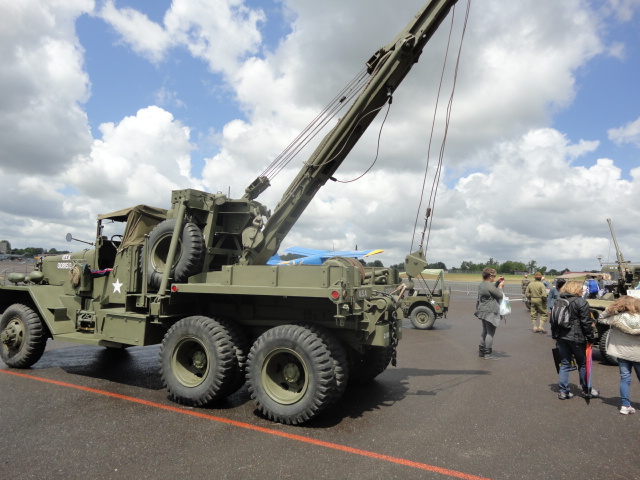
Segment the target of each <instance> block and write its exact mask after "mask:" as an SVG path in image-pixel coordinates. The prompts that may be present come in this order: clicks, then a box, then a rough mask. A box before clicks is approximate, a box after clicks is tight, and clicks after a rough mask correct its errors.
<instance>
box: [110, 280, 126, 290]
mask: <svg viewBox="0 0 640 480" xmlns="http://www.w3.org/2000/svg"><path fill="white" fill-rule="evenodd" d="M111 285H113V293H116V292H118V293H122V292H121V291H120V287H122V285H124V284H123V283H120V280H118V279H117V278H116V282H115V283H112V284H111Z"/></svg>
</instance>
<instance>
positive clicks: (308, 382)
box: [0, 0, 456, 424]
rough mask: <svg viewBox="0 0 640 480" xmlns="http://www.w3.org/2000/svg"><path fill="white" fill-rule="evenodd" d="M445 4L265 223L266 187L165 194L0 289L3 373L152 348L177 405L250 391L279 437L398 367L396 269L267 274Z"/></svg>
mask: <svg viewBox="0 0 640 480" xmlns="http://www.w3.org/2000/svg"><path fill="white" fill-rule="evenodd" d="M455 3H456V0H432V1H429V2H428V3H427V4H426V5H425V6H424V7H423V8H422V9H421V10H420V11H419V12H418V14H417V15H416V16H415V17H414V19H413V20H412V21H411V22H410V23H409V24H408V25H407V27H406V28H405V29H404V30H402V31H401V32H400V33H399V34H398V35H397V36H396V38H395V39H394V40H393V41H391V43H389V44H388V45H386V46H385V47H382V48H380V49H379V50H378V51H377V52H376V53H375V54H374V55H373V56H372V57H371V58H370V60H369V61H368V62H367V63H366V71H365V72H364V73H363V74H362V80H361V82H360V83H359V90H357V91H355V92H352V93H351V94H350V95H351V98H352V99H355V100H353V101H352V103H351V105H350V106H349V108H348V110H347V112H346V114H345V115H344V116H343V117H342V118H341V119H340V120H339V121H338V123H337V124H336V126H335V127H334V128H333V129H332V130H331V132H329V133H328V134H327V136H326V137H325V138H324V139H323V140H322V141H321V142H320V144H319V146H318V147H317V148H316V150H315V151H314V152H313V154H312V155H311V157H310V158H309V159H308V160H307V161H306V162H304V164H303V167H302V170H301V171H300V172H299V174H298V175H297V177H296V178H295V179H294V180H293V182H292V183H291V185H290V186H289V187H288V189H287V190H286V192H285V193H284V195H283V197H282V199H281V200H280V203H279V204H278V205H277V206H276V208H275V210H274V211H273V212H271V211H270V210H269V209H267V208H266V207H265V206H264V205H262V204H261V203H258V202H257V201H256V200H255V199H256V198H257V197H258V196H259V195H260V193H262V192H263V191H264V190H265V189H266V188H267V187H268V186H269V185H270V183H269V176H268V175H266V174H263V175H261V176H259V177H258V178H256V180H255V181H254V182H252V183H251V184H250V185H249V187H247V189H246V190H245V194H244V196H243V197H242V198H239V199H233V198H229V197H228V196H227V195H224V194H221V193H216V194H212V193H206V192H202V191H197V190H193V189H185V190H177V191H174V192H172V195H171V203H170V208H169V209H167V210H165V209H162V208H156V207H151V206H147V205H138V206H134V207H131V208H126V209H123V210H119V211H117V212H113V213H109V214H104V215H100V216H99V217H98V221H97V228H96V237H95V241H93V242H86V243H91V244H92V247H93V248H87V249H85V250H83V251H80V252H75V253H71V254H68V255H58V256H49V257H45V258H43V259H42V261H41V262H40V263H39V265H38V267H37V269H36V271H34V272H33V273H31V274H30V275H28V276H26V277H25V276H21V275H14V276H13V277H12V278H11V281H12V282H13V285H9V286H2V287H0V311H2V312H4V313H3V314H2V317H1V318H0V356H1V358H2V360H3V361H4V362H5V363H6V364H7V365H8V366H9V367H12V368H28V367H30V366H31V365H33V364H35V363H36V362H37V361H38V359H39V358H40V357H41V355H42V354H43V352H44V349H45V344H46V342H47V339H49V338H53V339H54V340H64V341H69V342H78V343H82V344H89V345H95V346H97V347H106V348H116V349H119V348H126V347H130V346H144V345H153V344H161V347H160V370H161V376H162V381H163V382H164V385H165V386H166V388H167V390H168V392H169V396H170V398H171V399H173V400H174V401H176V402H178V403H181V404H184V405H191V406H202V405H209V404H212V403H214V402H216V401H218V400H221V399H223V398H225V397H227V396H229V395H231V394H232V393H234V392H235V391H237V390H238V389H239V388H240V387H242V386H243V385H244V384H245V381H246V383H247V385H248V389H249V392H250V394H251V397H252V399H253V400H254V401H255V403H256V405H257V407H258V409H259V411H261V412H262V413H263V414H264V415H265V416H266V417H267V418H269V419H271V420H274V421H277V422H282V423H286V424H298V423H302V422H305V421H307V420H310V419H311V418H314V417H315V416H317V415H318V414H319V413H321V412H322V411H324V410H325V409H326V408H327V407H329V406H330V405H332V404H333V403H335V402H336V401H337V400H338V399H339V398H340V397H341V396H342V394H343V392H344V389H345V387H346V384H347V382H348V381H349V382H367V381H370V380H371V379H373V378H374V377H376V376H377V375H378V374H380V373H381V372H383V371H384V370H385V369H386V368H387V366H388V365H389V363H392V364H395V355H396V347H397V345H398V341H399V340H400V338H401V334H402V332H401V322H402V309H401V308H400V304H399V293H401V292H402V291H403V289H402V288H399V287H401V285H400V284H401V279H400V277H399V274H398V272H397V271H395V270H393V269H385V271H384V272H381V271H380V269H375V271H374V270H373V269H369V268H365V267H363V266H362V264H360V262H358V261H356V260H354V259H352V258H341V257H337V258H332V259H329V260H327V261H326V262H325V263H324V264H322V265H319V266H304V267H292V266H270V265H267V262H268V260H269V259H270V258H271V257H272V256H273V255H274V254H276V253H277V251H278V248H279V246H280V244H281V243H282V241H283V239H284V238H285V236H286V235H287V233H288V232H289V230H290V229H291V228H292V227H293V225H294V224H295V223H296V221H297V219H298V218H299V217H300V215H302V213H303V212H304V210H305V208H306V207H307V205H308V204H309V202H311V200H312V199H313V197H314V195H315V194H316V193H317V191H318V190H319V189H320V188H321V187H322V186H323V185H324V184H325V183H326V182H327V181H328V180H330V179H332V175H333V174H334V172H335V171H336V170H337V168H338V167H339V166H340V165H341V163H342V161H343V160H344V159H345V158H346V157H347V155H348V154H349V152H350V151H351V149H352V148H353V146H354V145H355V144H356V143H357V141H358V140H359V138H360V137H361V135H362V134H363V133H364V131H365V130H366V129H367V127H368V126H369V124H370V123H371V122H372V121H373V119H374V118H375V117H376V114H377V113H378V112H379V111H380V110H381V109H382V107H383V106H384V105H385V104H387V103H391V100H392V98H393V93H394V91H395V89H396V88H397V87H398V86H399V84H400V83H401V82H402V80H403V79H404V77H405V75H406V74H407V73H408V72H409V70H410V69H411V68H412V66H413V65H414V64H415V63H416V62H417V61H418V59H419V57H420V54H421V52H422V49H423V48H424V46H425V45H426V43H427V42H428V40H429V39H430V38H431V36H432V35H433V33H434V32H435V31H436V29H437V28H438V26H439V25H440V23H441V22H442V21H443V20H444V18H445V17H446V16H447V14H448V12H449V10H450V9H451V8H452V7H453V6H454V4H455ZM367 77H368V78H367ZM336 104H337V105H338V106H340V105H342V104H345V98H343V97H340V98H338V99H337V100H336ZM277 160H278V159H277ZM68 239H71V240H73V238H71V236H70V235H69V236H68ZM425 266H426V260H425V256H424V252H423V251H421V250H418V251H416V252H413V253H411V254H409V255H408V256H407V258H406V260H405V268H406V270H407V272H408V274H409V276H415V275H417V274H418V273H420V272H421V271H422V270H423V269H424V267H425Z"/></svg>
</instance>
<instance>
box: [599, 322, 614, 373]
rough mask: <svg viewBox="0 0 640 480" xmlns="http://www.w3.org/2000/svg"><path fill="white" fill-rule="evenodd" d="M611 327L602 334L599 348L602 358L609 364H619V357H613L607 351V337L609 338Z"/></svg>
mask: <svg viewBox="0 0 640 480" xmlns="http://www.w3.org/2000/svg"><path fill="white" fill-rule="evenodd" d="M610 331H611V330H610V329H606V330H605V331H604V332H602V335H600V339H599V341H598V348H599V349H600V355H601V356H602V360H604V362H605V363H608V364H609V365H618V359H617V358H616V357H612V356H611V355H609V354H608V353H607V339H608V338H609V332H610Z"/></svg>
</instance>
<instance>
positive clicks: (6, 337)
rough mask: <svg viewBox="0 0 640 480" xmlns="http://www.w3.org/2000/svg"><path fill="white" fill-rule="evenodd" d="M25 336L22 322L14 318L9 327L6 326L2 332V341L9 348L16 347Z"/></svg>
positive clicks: (0, 338)
mask: <svg viewBox="0 0 640 480" xmlns="http://www.w3.org/2000/svg"><path fill="white" fill-rule="evenodd" d="M23 336H24V333H23V329H22V325H21V324H20V322H18V321H16V320H13V321H11V322H9V324H8V325H7V328H5V329H4V330H3V331H2V333H1V334H0V341H2V343H4V344H5V345H6V346H7V347H9V348H15V347H16V346H18V345H19V344H20V341H21V339H22V337H23Z"/></svg>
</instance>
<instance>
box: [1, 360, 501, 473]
mask: <svg viewBox="0 0 640 480" xmlns="http://www.w3.org/2000/svg"><path fill="white" fill-rule="evenodd" d="M0 372H1V373H6V374H8V375H14V376H16V377H22V378H27V379H29V380H37V381H39V382H45V383H51V384H53V385H58V386H61V387H67V388H73V389H76V390H82V391H85V392H89V393H95V394H97V395H103V396H106V397H111V398H118V399H120V400H125V401H128V402H133V403H139V404H141V405H146V406H148V407H153V408H159V409H161V410H167V411H170V412H175V413H181V414H183V415H190V416H192V417H197V418H203V419H205V420H211V421H214V422H218V423H225V424H227V425H233V426H234V427H238V428H244V429H247V430H253V431H255V432H261V433H267V434H269V435H275V436H277V437H283V438H288V439H289V440H295V441H297V442H304V443H308V444H311V445H317V446H319V447H325V448H330V449H332V450H338V451H340V452H346V453H351V454H353V455H360V456H362V457H369V458H374V459H376V460H382V461H385V462H389V463H396V464H398V465H404V466H405V467H411V468H416V469H419V470H426V471H429V472H435V473H439V474H441V475H446V476H448V477H454V478H462V479H464V480H490V479H488V478H485V477H479V476H477V475H470V474H468V473H463V472H458V471H456V470H449V469H448V468H441V467H436V466H434V465H428V464H426V463H420V462H414V461H411V460H405V459H403V458H398V457H392V456H390V455H383V454H381V453H375V452H369V451H368V450H361V449H359V448H352V447H347V446H346V445H340V444H338V443H332V442H325V441H322V440H316V439H315V438H311V437H304V436H302V435H296V434H293V433H286V432H281V431H278V430H273V429H271V428H265V427H259V426H256V425H251V424H249V423H243V422H237V421H235V420H229V419H228V418H222V417H216V416H215V415H209V414H208V413H202V412H198V411H193V410H185V409H184V408H180V407H173V406H170V405H162V404H161V403H155V402H150V401H148V400H143V399H141V398H136V397H129V396H127V395H120V394H118V393H113V392H107V391H106V390H98V389H96V388H90V387H83V386H81V385H74V384H73V383H66V382H59V381H57V380H50V379H48V378H40V377H34V376H32V375H26V374H24V373H18V372H13V371H9V370H0Z"/></svg>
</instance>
